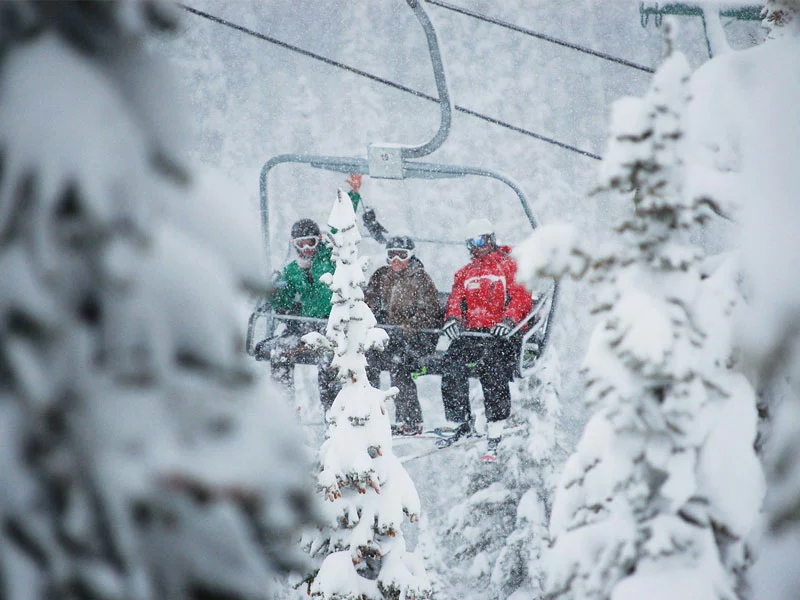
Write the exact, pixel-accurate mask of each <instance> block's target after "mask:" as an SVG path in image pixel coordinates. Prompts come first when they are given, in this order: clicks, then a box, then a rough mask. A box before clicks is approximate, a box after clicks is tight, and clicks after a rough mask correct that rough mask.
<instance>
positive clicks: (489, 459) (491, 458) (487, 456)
mask: <svg viewBox="0 0 800 600" xmlns="http://www.w3.org/2000/svg"><path fill="white" fill-rule="evenodd" d="M481 460H482V461H483V462H489V463H493V462H497V456H495V455H494V454H484V455H483V456H481Z"/></svg>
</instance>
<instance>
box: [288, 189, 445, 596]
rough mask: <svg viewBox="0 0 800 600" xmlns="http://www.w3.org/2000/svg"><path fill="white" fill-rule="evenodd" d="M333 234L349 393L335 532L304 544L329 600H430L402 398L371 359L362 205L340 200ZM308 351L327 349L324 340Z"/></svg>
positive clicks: (342, 422) (314, 578) (334, 340)
mask: <svg viewBox="0 0 800 600" xmlns="http://www.w3.org/2000/svg"><path fill="white" fill-rule="evenodd" d="M328 225H329V226H330V227H331V231H332V233H331V239H332V241H333V247H334V253H333V256H334V258H335V260H336V270H335V271H334V273H333V276H331V277H327V278H326V279H327V281H326V283H327V284H328V285H329V286H330V287H331V290H332V291H333V298H332V300H331V302H332V304H333V307H332V309H331V315H330V318H329V320H328V326H327V329H326V337H327V340H328V342H329V347H330V348H331V349H332V350H333V353H334V357H333V360H332V363H331V364H332V365H334V366H336V367H338V371H339V377H340V379H341V380H342V384H343V385H342V390H341V391H340V392H339V394H338V395H337V396H336V399H335V400H334V402H333V405H332V406H331V408H330V410H329V411H328V413H327V415H326V419H327V421H328V424H329V425H328V432H327V439H326V440H325V442H324V443H323V444H322V448H321V449H320V452H319V462H320V466H321V471H320V473H319V475H318V476H317V483H318V485H319V487H320V489H321V490H322V491H323V493H324V496H325V499H326V500H328V501H329V502H330V503H331V505H330V507H329V508H328V509H327V510H326V513H327V514H328V517H329V520H328V523H327V527H326V528H324V529H323V530H322V531H320V532H317V533H315V534H310V535H307V536H306V537H305V538H304V544H305V546H306V548H308V550H309V552H310V554H311V555H312V556H313V557H315V558H316V559H317V566H316V569H317V570H316V571H315V572H313V573H311V574H310V575H309V576H308V577H307V579H306V582H307V583H308V584H309V591H310V593H311V595H312V596H315V597H319V598H330V599H339V598H353V599H356V598H374V599H379V598H390V597H392V598H394V597H398V595H399V597H401V598H408V599H409V600H412V599H414V598H419V599H423V598H427V597H429V596H430V593H431V592H430V582H429V581H428V578H427V576H426V574H425V569H424V567H423V565H422V563H421V561H420V560H419V559H418V558H417V557H415V556H414V554H413V553H411V552H408V551H407V550H406V545H405V540H404V538H403V533H402V529H401V526H402V523H403V520H404V516H406V515H407V516H408V517H409V518H410V520H411V521H412V522H415V521H417V520H418V519H419V514H420V502H419V496H418V495H417V491H416V489H415V487H414V483H413V482H412V481H411V478H410V477H409V476H408V473H407V472H406V471H405V469H404V468H403V466H402V465H401V463H400V461H399V460H398V459H397V457H396V456H395V455H394V454H393V453H392V436H391V427H390V423H389V414H388V411H387V409H386V398H387V397H389V396H392V395H393V394H394V393H396V389H395V388H392V389H390V390H389V391H388V392H383V391H381V390H377V389H375V388H373V387H372V386H371V385H370V384H369V382H368V380H367V375H366V370H365V369H366V364H367V363H366V358H365V355H364V351H365V350H366V349H368V348H370V347H373V346H372V344H383V343H384V342H385V340H386V333H385V332H383V331H382V330H378V329H376V328H375V325H376V321H375V317H374V315H373V314H372V312H371V311H370V310H369V307H368V306H367V305H366V304H365V303H364V293H363V290H362V286H363V285H364V284H365V277H364V271H365V269H366V263H365V262H364V261H362V260H361V259H360V258H359V256H358V243H359V241H360V239H361V235H360V234H359V232H358V229H357V227H356V224H355V213H354V212H353V205H352V203H351V202H350V199H349V198H348V196H347V195H346V194H345V193H344V192H342V191H341V190H339V191H338V193H337V196H336V202H335V203H334V207H333V210H332V211H331V215H330V218H329V219H328ZM304 339H305V340H306V341H307V342H311V343H317V344H318V343H319V342H320V340H319V339H317V338H315V337H314V336H306V337H305V338H304Z"/></svg>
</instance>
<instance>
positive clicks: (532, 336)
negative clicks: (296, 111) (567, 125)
mask: <svg viewBox="0 0 800 600" xmlns="http://www.w3.org/2000/svg"><path fill="white" fill-rule="evenodd" d="M406 2H407V4H408V6H409V7H410V8H411V9H412V10H413V11H414V14H415V15H416V17H417V19H418V20H419V22H420V24H421V25H422V28H423V30H424V32H425V36H426V38H427V43H428V50H429V54H430V58H431V62H432V64H433V73H434V77H435V80H436V89H437V92H438V97H439V106H440V111H441V121H440V125H439V129H438V131H437V132H436V134H435V135H434V136H433V138H431V140H430V141H428V142H426V143H425V144H421V145H418V146H411V145H404V144H393V143H374V144H371V145H370V146H369V148H368V152H367V158H362V157H339V156H317V155H310V154H281V155H279V156H275V157H273V158H271V159H269V160H268V161H267V162H266V163H264V166H263V167H262V169H261V177H260V185H259V188H260V208H261V230H262V235H263V243H264V260H265V264H266V267H267V272H271V255H272V248H271V244H270V235H269V228H270V217H269V176H270V173H271V172H272V170H273V169H274V168H275V167H278V166H279V165H284V164H299V165H307V166H311V167H313V168H316V169H322V170H325V171H332V172H338V173H344V174H349V173H355V174H360V175H368V176H369V177H370V178H373V179H394V180H407V179H427V180H434V179H452V178H463V177H468V176H473V177H483V178H489V179H493V180H495V181H499V182H501V183H503V184H504V185H505V186H507V187H509V188H510V189H511V190H512V191H513V192H514V194H515V195H516V197H517V199H518V200H519V202H520V205H521V207H522V210H523V212H524V214H525V216H526V218H527V220H528V223H529V224H530V226H531V229H535V228H536V227H537V225H538V222H537V220H536V217H535V215H534V213H533V210H532V209H531V208H530V204H529V202H528V198H527V196H526V195H525V192H524V191H523V190H522V188H521V187H520V186H519V185H518V184H517V183H516V182H515V181H514V180H513V179H511V178H510V177H508V176H507V175H504V174H503V173H500V172H498V171H495V170H492V169H487V168H484V167H474V166H465V165H448V164H442V163H431V162H420V161H418V160H412V159H418V158H421V157H424V156H427V155H429V154H431V153H432V152H434V151H435V150H437V149H438V148H439V147H440V146H441V145H442V144H443V143H444V141H445V140H446V139H447V136H448V134H449V131H450V124H451V118H452V112H453V103H452V99H451V97H450V92H449V89H448V86H447V81H446V78H445V70H444V64H443V62H442V56H441V51H440V48H439V40H438V37H437V34H436V31H435V30H434V28H433V24H432V23H431V21H430V19H429V18H428V15H427V13H426V12H425V11H424V9H423V8H422V6H421V3H420V2H419V0H406ZM415 239H416V240H417V241H421V240H420V238H415ZM424 241H431V240H424ZM440 243H447V242H440ZM448 295H449V292H442V291H440V292H439V296H440V300H446V298H447V296H448ZM557 299H558V282H553V284H552V285H551V286H550V287H549V289H548V290H547V291H546V292H544V293H542V294H541V295H539V296H538V297H536V299H535V302H534V305H533V308H532V310H531V312H530V313H529V315H528V316H527V317H526V320H525V326H527V329H524V328H523V327H520V328H518V329H519V330H520V331H523V332H524V333H523V335H522V336H521V337H520V343H521V351H520V353H519V356H520V360H519V364H518V369H517V371H518V375H520V376H523V377H525V376H528V375H529V374H530V373H531V372H532V371H533V369H534V366H535V364H536V361H537V359H538V358H539V357H540V356H541V355H542V354H543V353H544V351H545V349H546V347H547V344H548V342H549V339H550V332H551V330H552V325H553V318H554V315H555V311H556V306H557ZM261 320H264V321H265V323H264V327H265V331H266V332H267V338H268V339H269V338H271V337H274V332H275V328H276V327H277V326H278V324H279V323H281V322H288V321H293V320H300V321H319V322H320V323H322V322H324V321H325V320H324V319H311V318H308V317H298V316H293V315H283V314H277V313H275V312H274V311H273V310H272V308H271V306H270V304H269V301H268V299H267V298H263V299H261V300H260V301H259V302H258V303H257V305H256V307H255V309H254V310H253V312H252V314H251V315H250V319H249V322H248V327H247V338H246V347H247V352H248V354H250V355H251V356H253V357H255V358H256V360H267V359H268V358H269V356H268V354H265V353H263V352H262V353H256V350H255V331H256V328H257V326H258V325H259V324H260V323H259V322H260V321H261ZM379 326H381V327H385V328H386V329H391V328H392V326H391V325H382V324H379ZM433 331H435V332H436V333H440V331H439V330H433ZM475 335H488V334H475ZM442 355H443V351H438V352H437V354H436V355H434V356H430V357H427V359H426V360H423V361H422V364H423V367H424V369H423V373H425V374H441V367H442V364H441V358H442Z"/></svg>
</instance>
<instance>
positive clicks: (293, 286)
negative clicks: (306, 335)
mask: <svg viewBox="0 0 800 600" xmlns="http://www.w3.org/2000/svg"><path fill="white" fill-rule="evenodd" d="M334 268H335V265H334V263H333V261H332V260H331V249H330V248H329V247H328V246H326V245H325V244H320V247H319V250H317V253H316V254H315V255H314V258H313V259H311V269H310V273H309V270H307V269H302V268H300V266H299V265H298V264H297V261H296V260H295V261H292V262H290V263H289V264H288V265H286V267H285V268H284V269H283V272H282V273H281V278H280V281H279V282H278V291H277V292H275V295H274V296H272V300H271V301H270V302H271V304H272V308H274V309H275V310H276V311H277V312H279V313H289V314H298V315H300V316H301V317H316V318H320V319H327V318H328V315H330V313H331V296H332V295H333V294H332V293H331V290H330V288H329V287H328V286H327V285H325V284H324V283H320V280H319V278H320V277H321V276H322V275H323V274H325V273H333V270H334ZM309 274H310V279H309Z"/></svg>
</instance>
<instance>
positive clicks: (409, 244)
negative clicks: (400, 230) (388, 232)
mask: <svg viewBox="0 0 800 600" xmlns="http://www.w3.org/2000/svg"><path fill="white" fill-rule="evenodd" d="M414 248H415V245H414V240H412V239H411V238H410V237H408V236H407V235H394V236H392V237H390V238H389V239H388V240H386V249H387V250H389V249H397V250H413V249H414Z"/></svg>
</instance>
